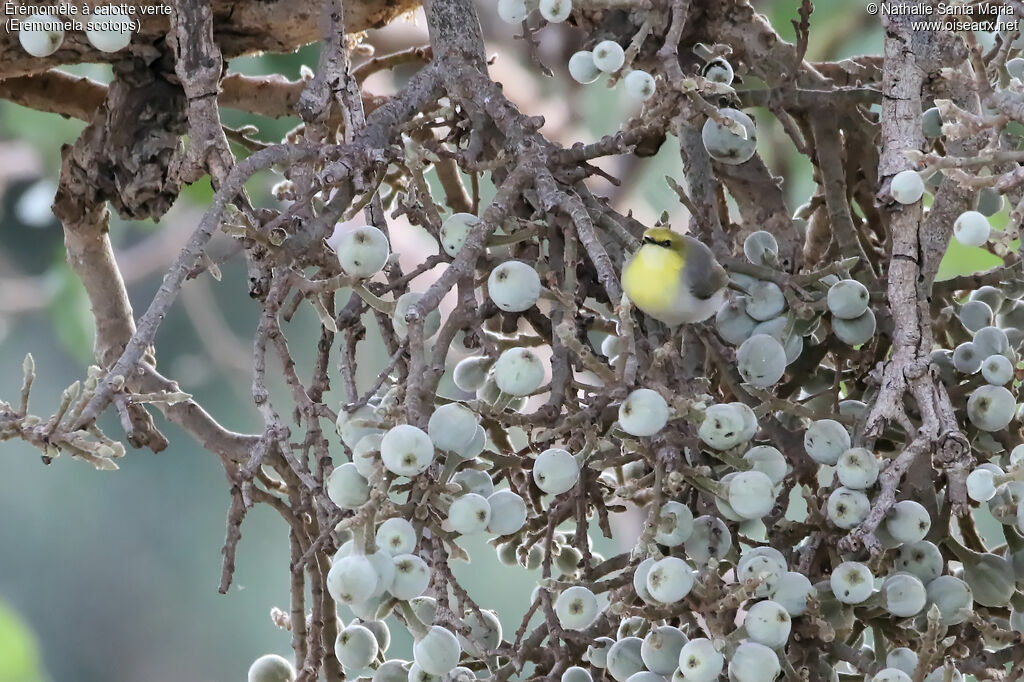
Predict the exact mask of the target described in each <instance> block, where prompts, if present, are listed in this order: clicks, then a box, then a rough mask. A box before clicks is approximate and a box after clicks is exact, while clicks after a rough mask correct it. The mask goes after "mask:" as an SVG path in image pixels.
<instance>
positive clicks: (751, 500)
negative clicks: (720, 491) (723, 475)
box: [727, 470, 775, 519]
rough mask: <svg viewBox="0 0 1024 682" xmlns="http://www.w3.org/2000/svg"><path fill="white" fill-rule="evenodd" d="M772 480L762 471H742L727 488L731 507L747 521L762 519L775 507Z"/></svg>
mask: <svg viewBox="0 0 1024 682" xmlns="http://www.w3.org/2000/svg"><path fill="white" fill-rule="evenodd" d="M773 487H774V485H773V483H772V479H770V478H769V477H768V475H767V474H764V473H762V472H760V471H753V470H752V471H741V472H739V473H737V474H736V476H735V477H733V478H732V479H731V480H730V481H729V483H728V487H727V496H728V502H729V506H730V507H732V508H733V509H734V510H735V511H736V513H737V514H739V515H740V516H741V517H743V518H745V519H760V518H764V517H765V516H767V515H768V512H770V511H771V510H772V507H774V506H775V492H774V490H773Z"/></svg>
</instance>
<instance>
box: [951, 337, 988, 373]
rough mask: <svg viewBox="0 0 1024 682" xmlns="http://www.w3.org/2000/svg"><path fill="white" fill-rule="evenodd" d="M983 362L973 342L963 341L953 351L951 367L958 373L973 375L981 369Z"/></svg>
mask: <svg viewBox="0 0 1024 682" xmlns="http://www.w3.org/2000/svg"><path fill="white" fill-rule="evenodd" d="M983 360H984V358H982V357H981V353H979V352H978V349H977V348H975V346H974V342H973V341H964V342H963V343H961V344H960V345H958V346H957V347H956V348H954V349H953V367H954V368H955V369H956V371H958V372H963V373H964V374H974V373H975V372H977V371H978V370H979V369H981V363H982V361H983Z"/></svg>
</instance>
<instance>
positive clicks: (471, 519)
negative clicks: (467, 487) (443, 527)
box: [448, 493, 491, 535]
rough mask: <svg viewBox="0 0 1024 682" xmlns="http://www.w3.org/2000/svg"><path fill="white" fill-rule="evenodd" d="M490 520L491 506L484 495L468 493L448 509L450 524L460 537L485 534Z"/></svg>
mask: <svg viewBox="0 0 1024 682" xmlns="http://www.w3.org/2000/svg"><path fill="white" fill-rule="evenodd" d="M490 520H491V505H490V504H489V503H488V502H487V498H486V497H484V496H483V495H477V494H476V493H466V494H465V495H463V496H462V497H459V498H457V499H456V500H455V501H454V502H452V505H451V506H450V507H448V524H449V525H450V526H451V527H452V530H454V531H455V532H456V533H459V534H460V535H473V534H474V533H483V532H484V531H485V530H487V524H488V523H490Z"/></svg>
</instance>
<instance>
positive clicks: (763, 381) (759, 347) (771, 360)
mask: <svg viewBox="0 0 1024 682" xmlns="http://www.w3.org/2000/svg"><path fill="white" fill-rule="evenodd" d="M736 365H737V368H738V369H739V372H740V376H741V377H743V380H744V381H746V382H747V383H748V384H751V385H753V386H757V387H759V388H768V387H770V386H774V385H775V384H777V383H778V382H779V380H780V379H781V378H782V375H783V374H785V373H786V349H785V348H783V346H782V344H781V343H779V342H778V341H777V340H776V339H775V338H774V337H771V336H768V335H767V334H754V335H753V336H751V337H750V338H749V339H747V340H746V341H744V342H743V344H742V345H741V346H740V347H739V350H737V351H736Z"/></svg>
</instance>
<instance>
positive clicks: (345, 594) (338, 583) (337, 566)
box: [327, 554, 378, 604]
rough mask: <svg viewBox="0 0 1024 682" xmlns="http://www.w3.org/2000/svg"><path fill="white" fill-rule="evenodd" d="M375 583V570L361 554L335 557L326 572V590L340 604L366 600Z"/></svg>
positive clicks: (372, 591) (376, 576) (375, 587)
mask: <svg viewBox="0 0 1024 682" xmlns="http://www.w3.org/2000/svg"><path fill="white" fill-rule="evenodd" d="M377 583H378V574H377V570H376V569H375V568H374V566H373V564H372V563H371V562H370V560H369V559H368V558H366V557H365V556H361V555H356V554H351V555H349V556H343V557H335V560H334V562H333V563H332V564H331V568H330V570H329V571H328V572H327V591H328V592H329V593H330V595H331V597H332V598H333V599H334V601H336V602H338V603H341V604H352V603H355V602H362V601H366V600H367V599H369V598H370V597H372V596H373V594H374V592H375V591H376V590H377Z"/></svg>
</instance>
